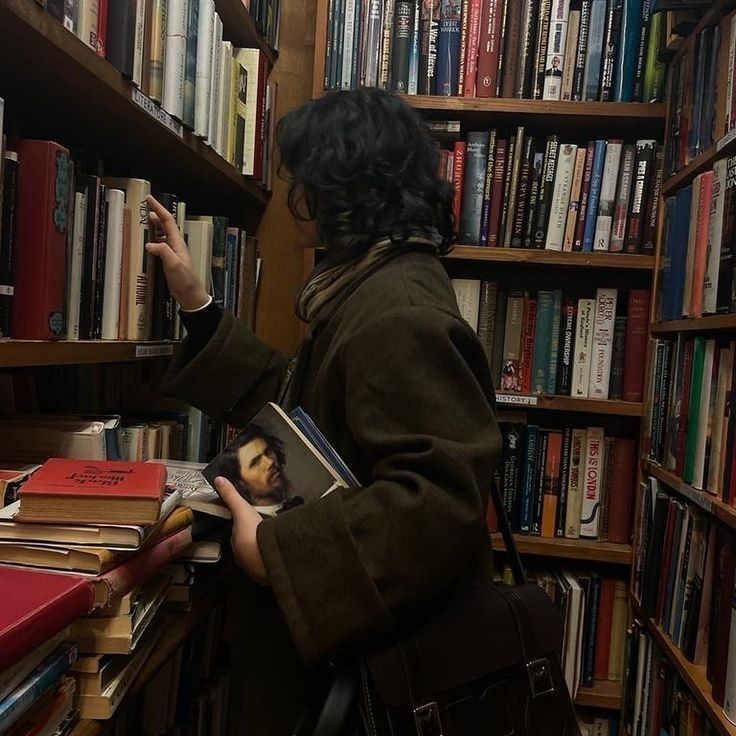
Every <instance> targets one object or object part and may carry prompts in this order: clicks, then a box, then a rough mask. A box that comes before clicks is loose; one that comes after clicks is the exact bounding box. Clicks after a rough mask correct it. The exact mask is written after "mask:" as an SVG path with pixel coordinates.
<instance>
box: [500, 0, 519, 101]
mask: <svg viewBox="0 0 736 736" xmlns="http://www.w3.org/2000/svg"><path fill="white" fill-rule="evenodd" d="M521 13H522V3H521V2H514V3H508V2H505V3H504V18H503V24H502V25H503V29H502V33H501V36H502V38H503V44H502V52H501V53H502V58H501V66H500V82H501V90H500V92H501V94H500V96H501V97H504V98H511V97H514V92H515V90H516V69H517V66H516V63H509V59H513V60H516V59H518V58H519V44H520V41H521V38H520V34H521Z"/></svg>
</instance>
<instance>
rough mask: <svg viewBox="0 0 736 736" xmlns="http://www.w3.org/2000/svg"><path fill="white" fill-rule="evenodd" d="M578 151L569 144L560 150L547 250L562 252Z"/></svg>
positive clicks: (548, 227) (546, 242)
mask: <svg viewBox="0 0 736 736" xmlns="http://www.w3.org/2000/svg"><path fill="white" fill-rule="evenodd" d="M577 151H578V147H577V146H575V145H571V144H569V143H565V144H563V145H561V146H560V149H559V154H558V158H557V172H556V173H555V183H554V189H553V194H552V203H551V206H550V211H549V223H548V225H547V239H546V241H545V244H544V247H545V249H546V250H560V251H561V250H562V246H563V243H564V240H565V225H567V214H568V212H567V211H568V207H569V205H570V190H571V189H572V179H573V173H574V171H575V158H576V154H577Z"/></svg>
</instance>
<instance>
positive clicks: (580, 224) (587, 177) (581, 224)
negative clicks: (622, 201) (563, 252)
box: [572, 141, 596, 252]
mask: <svg viewBox="0 0 736 736" xmlns="http://www.w3.org/2000/svg"><path fill="white" fill-rule="evenodd" d="M595 149H596V145H595V143H594V142H592V141H591V142H590V143H588V147H587V149H586V151H585V166H584V168H583V183H582V186H581V187H580V204H579V205H578V214H577V222H576V223H575V235H574V237H573V242H572V249H573V251H575V252H581V251H582V250H583V236H584V235H585V222H586V220H587V219H588V200H589V197H590V184H591V181H592V179H593V161H594V159H595Z"/></svg>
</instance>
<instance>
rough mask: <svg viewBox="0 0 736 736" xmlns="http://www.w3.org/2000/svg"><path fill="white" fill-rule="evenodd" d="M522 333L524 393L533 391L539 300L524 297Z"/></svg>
mask: <svg viewBox="0 0 736 736" xmlns="http://www.w3.org/2000/svg"><path fill="white" fill-rule="evenodd" d="M523 325H524V326H523V328H522V333H521V359H520V361H519V372H520V373H521V377H520V381H519V383H520V386H519V390H520V392H521V393H522V394H530V393H531V392H532V363H533V361H534V330H535V328H536V326H537V300H536V299H530V298H529V297H526V298H525V299H524V323H523Z"/></svg>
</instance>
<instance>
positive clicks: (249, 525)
mask: <svg viewBox="0 0 736 736" xmlns="http://www.w3.org/2000/svg"><path fill="white" fill-rule="evenodd" d="M215 490H216V491H217V493H218V494H219V495H220V498H221V499H222V500H223V501H224V503H225V505H226V506H227V507H228V509H230V513H231V514H232V516H233V534H232V537H231V539H230V544H231V545H232V548H233V557H234V558H235V563H236V564H237V566H238V567H239V568H240V569H241V570H243V571H244V572H245V573H246V574H247V575H248V576H249V577H250V578H251V579H252V580H255V582H257V583H260V584H261V585H268V573H267V572H266V567H265V565H264V564H263V558H262V557H261V551H260V550H259V549H258V541H257V540H256V529H257V528H258V525H259V524H260V523H261V521H263V519H261V515H260V514H259V513H258V512H257V511H256V510H255V509H254V508H253V506H251V505H250V504H249V503H248V502H247V501H246V500H245V499H244V498H243V497H242V496H241V495H240V494H239V493H238V491H237V490H236V489H235V486H234V485H233V484H232V483H231V482H230V481H229V480H227V478H222V477H218V478H215Z"/></svg>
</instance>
